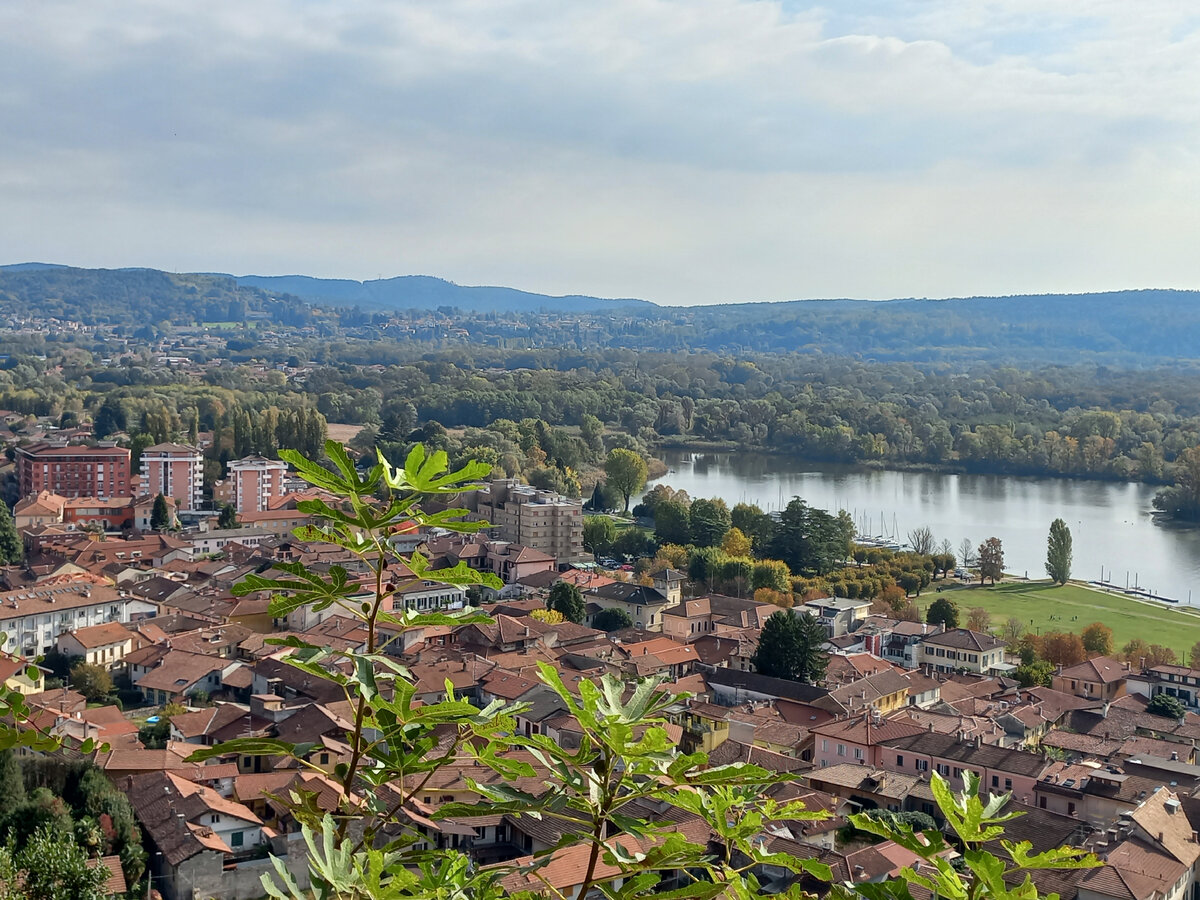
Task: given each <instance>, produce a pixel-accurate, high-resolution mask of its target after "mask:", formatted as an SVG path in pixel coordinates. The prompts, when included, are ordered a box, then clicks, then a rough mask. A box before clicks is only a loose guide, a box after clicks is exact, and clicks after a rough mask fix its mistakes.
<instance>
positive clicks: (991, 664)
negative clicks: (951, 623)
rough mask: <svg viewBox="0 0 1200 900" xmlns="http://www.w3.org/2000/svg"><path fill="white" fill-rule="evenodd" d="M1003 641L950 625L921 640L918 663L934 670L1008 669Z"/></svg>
mask: <svg viewBox="0 0 1200 900" xmlns="http://www.w3.org/2000/svg"><path fill="white" fill-rule="evenodd" d="M1006 646H1007V644H1005V642H1004V641H1001V640H998V639H997V638H995V637H993V636H992V635H990V634H984V633H983V632H980V631H971V630H970V629H967V628H952V629H950V630H949V631H944V632H942V633H941V634H933V635H929V636H927V637H925V638H923V639H922V640H921V644H920V649H919V654H918V657H917V664H918V665H925V666H929V667H930V668H931V669H932V670H933V671H935V672H961V671H966V672H972V673H974V674H977V675H988V674H1002V673H1006V672H1011V671H1012V670H1013V668H1015V667H1014V666H1012V665H1010V664H1008V663H1006V662H1005V661H1004V648H1005V647H1006Z"/></svg>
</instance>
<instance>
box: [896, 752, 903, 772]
mask: <svg viewBox="0 0 1200 900" xmlns="http://www.w3.org/2000/svg"><path fill="white" fill-rule="evenodd" d="M896 765H897V766H898V767H900V768H901V769H903V768H904V757H903V756H901V755H900V754H899V753H897V754H896Z"/></svg>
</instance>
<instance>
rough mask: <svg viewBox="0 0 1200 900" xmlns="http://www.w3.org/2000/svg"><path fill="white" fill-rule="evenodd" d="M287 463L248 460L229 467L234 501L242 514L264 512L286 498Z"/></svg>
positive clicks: (249, 457) (238, 461) (234, 463)
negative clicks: (281, 498)
mask: <svg viewBox="0 0 1200 900" xmlns="http://www.w3.org/2000/svg"><path fill="white" fill-rule="evenodd" d="M286 474H287V463H283V462H280V461H279V460H275V459H267V458H266V457H263V456H248V457H246V458H245V459H237V460H232V461H230V463H229V477H228V479H227V481H228V483H229V494H230V500H231V502H232V503H233V506H234V509H236V510H237V511H238V512H239V513H257V512H264V511H266V510H268V509H272V508H273V504H274V503H275V502H276V501H277V500H278V499H279V498H280V497H282V496H283V477H284V475H286Z"/></svg>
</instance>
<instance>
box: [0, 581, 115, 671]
mask: <svg viewBox="0 0 1200 900" xmlns="http://www.w3.org/2000/svg"><path fill="white" fill-rule="evenodd" d="M128 605H129V601H128V600H127V599H126V598H125V597H122V596H121V595H120V594H119V593H118V592H117V590H116V588H111V587H106V586H104V585H98V584H91V583H84V584H65V585H64V584H58V585H53V586H48V587H38V586H37V585H33V586H31V587H27V588H21V589H20V590H16V591H4V592H3V593H0V632H3V633H4V634H5V635H6V636H7V637H6V638H5V646H4V648H3V649H4V650H6V651H7V652H8V653H15V654H20V655H23V656H25V657H28V658H33V657H36V656H41V655H42V654H44V653H49V652H50V651H51V650H53V649H54V646H55V641H56V640H57V639H58V636H59V635H60V634H62V633H63V632H65V631H76V630H77V629H80V628H87V627H89V626H92V625H101V624H103V623H105V622H126V621H128V613H127V610H128Z"/></svg>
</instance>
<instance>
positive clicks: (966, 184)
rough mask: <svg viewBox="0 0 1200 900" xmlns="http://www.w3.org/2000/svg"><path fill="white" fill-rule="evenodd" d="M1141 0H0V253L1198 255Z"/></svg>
mask: <svg viewBox="0 0 1200 900" xmlns="http://www.w3.org/2000/svg"><path fill="white" fill-rule="evenodd" d="M1190 6H1191V5H1190V4H1185V3H1179V2H1177V0H1172V2H1161V0H1138V2H1137V3H1129V2H1128V0H1121V2H1118V0H1074V2H1071V3H1046V2H1045V0H1036V2H1035V0H1007V2H982V0H912V2H903V0H897V2H884V0H856V2H853V3H840V4H834V5H829V6H813V5H810V4H806V3H795V2H770V0H679V2H668V0H591V2H579V0H559V2H551V0H420V2H404V0H388V2H359V0H294V2H283V0H253V2H246V0H205V2H203V3H196V2H194V0H188V2H181V0H147V2H139V0H120V2H115V0H88V2H86V3H80V2H78V0H72V2H69V3H68V2H60V0H39V2H37V3H4V4H0V262H3V263H15V262H25V261H41V262H57V263H65V264H70V265H78V266H87V267H108V268H111V267H118V266H134V265H137V266H151V267H155V268H162V269H167V270H170V271H222V272H231V273H235V274H264V275H266V274H286V273H301V274H308V275H316V276H322V277H339V278H355V279H368V278H377V277H389V276H392V275H401V274H426V275H437V276H441V277H444V278H448V279H451V280H453V281H456V282H458V283H461V284H503V285H509V286H513V287H519V288H523V289H526V290H532V291H540V292H545V293H551V294H565V293H582V294H592V295H598V296H611V297H641V298H645V299H648V300H653V301H655V302H658V303H666V304H694V303H717V302H725V301H747V300H786V299H797V298H809V297H863V298H872V299H883V298H889V297H912V296H916V297H949V296H966V295H980V294H1010V293H1020V292H1038V293H1041V292H1072V291H1091V290H1115V289H1124V288H1136V287H1179V288H1197V287H1200V253H1197V252H1196V236H1197V235H1198V234H1200V15H1193V14H1190V12H1189V10H1190Z"/></svg>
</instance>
